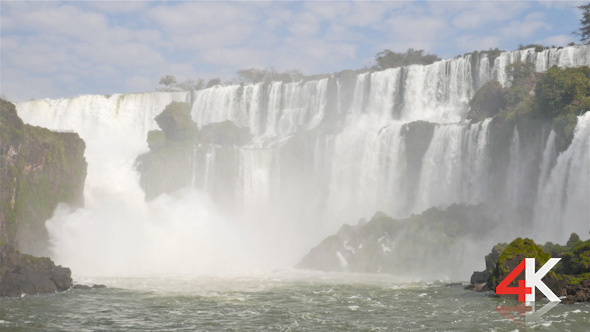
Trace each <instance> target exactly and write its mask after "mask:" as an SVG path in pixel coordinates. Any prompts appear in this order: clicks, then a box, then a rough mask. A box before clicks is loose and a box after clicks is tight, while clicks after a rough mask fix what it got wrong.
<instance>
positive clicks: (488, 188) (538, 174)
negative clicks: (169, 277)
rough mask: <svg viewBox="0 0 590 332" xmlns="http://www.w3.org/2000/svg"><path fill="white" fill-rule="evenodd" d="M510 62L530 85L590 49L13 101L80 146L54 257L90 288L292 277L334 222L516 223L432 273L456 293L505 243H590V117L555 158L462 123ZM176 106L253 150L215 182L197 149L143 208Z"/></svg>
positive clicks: (543, 135)
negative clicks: (586, 239) (73, 202)
mask: <svg viewBox="0 0 590 332" xmlns="http://www.w3.org/2000/svg"><path fill="white" fill-rule="evenodd" d="M519 60H521V61H526V62H529V63H533V64H534V65H535V68H536V70H537V71H539V72H543V71H545V70H547V69H548V68H549V67H551V66H553V65H558V66H561V67H575V66H588V65H590V47H589V46H573V47H566V48H562V49H561V48H560V49H550V50H545V51H543V52H534V50H533V49H529V50H522V51H515V52H504V53H502V54H501V55H500V56H498V57H497V58H495V59H493V62H491V61H490V59H489V58H488V57H487V55H485V54H479V55H478V56H477V57H474V56H472V55H467V56H464V57H458V58H456V59H452V60H445V61H439V62H436V63H434V64H431V65H428V66H418V65H413V66H409V67H403V68H395V69H388V70H383V71H378V72H371V73H361V74H354V73H352V72H346V71H345V72H342V73H339V74H335V75H332V76H330V77H327V78H324V79H320V80H312V81H303V82H296V83H280V82H274V83H270V84H251V85H230V86H221V85H220V86H215V87H212V88H209V89H205V90H199V91H192V92H177V93H165V92H154V93H143V94H131V95H113V96H91V95H86V96H79V97H76V98H73V99H60V100H39V101H30V102H23V103H18V104H17V110H18V113H19V115H20V116H21V117H22V118H23V120H24V121H25V122H27V123H31V124H34V125H40V126H44V127H48V128H51V129H66V130H75V131H77V132H79V133H80V135H81V137H82V138H83V139H84V140H85V141H86V143H87V151H86V158H87V159H88V162H89V170H88V178H87V182H86V187H85V197H86V207H85V208H84V209H81V210H77V211H70V210H69V209H68V207H65V206H62V207H60V208H59V209H58V210H57V211H56V213H55V216H54V217H53V218H52V219H51V220H50V221H48V223H47V227H48V230H49V233H50V237H51V241H52V256H53V257H54V258H55V259H56V260H57V261H58V262H59V263H63V264H65V265H68V266H71V267H72V268H73V269H74V271H80V272H81V273H87V274H103V275H104V274H107V275H108V274H131V275H137V274H139V275H141V274H142V273H208V272H219V271H228V270H229V271H240V270H242V269H243V268H245V267H248V269H253V270H259V269H263V270H264V269H269V268H276V267H282V268H284V267H288V266H292V265H293V264H295V263H296V262H297V260H298V259H300V258H301V257H302V256H303V255H304V254H305V253H306V251H307V250H309V248H311V247H312V246H314V245H316V244H317V243H318V242H319V241H320V240H321V239H322V238H324V237H325V236H326V235H329V234H331V233H333V232H334V231H335V230H337V229H338V227H340V226H341V225H342V224H343V223H355V222H356V221H357V220H358V219H359V218H363V217H370V216H371V215H373V214H374V213H375V211H383V212H385V213H387V214H390V215H392V216H394V217H399V218H402V217H406V216H408V215H410V214H411V213H419V212H421V211H423V210H424V209H426V208H429V207H432V206H443V207H444V206H446V205H449V204H451V203H473V204H475V203H482V202H483V203H486V204H488V205H489V206H491V207H493V208H495V209H497V210H498V213H500V214H502V213H504V214H505V215H507V216H514V215H518V216H519V218H521V219H519V220H516V221H515V222H514V224H515V225H517V226H519V225H520V226H521V227H520V226H519V227H520V228H518V227H517V228H516V230H514V229H513V230H511V231H515V233H514V232H513V233H506V234H504V235H505V236H504V237H502V238H490V239H489V242H490V243H486V244H481V245H480V246H479V247H478V248H476V249H475V250H473V252H472V254H471V257H472V259H470V260H468V261H466V262H465V264H464V266H462V267H456V266H452V267H449V269H448V271H440V273H441V274H443V275H444V276H448V277H456V278H463V279H466V278H467V277H468V275H466V273H467V272H466V271H470V270H473V269H477V268H480V267H481V266H482V264H483V260H482V257H483V254H485V253H486V252H487V251H488V250H489V246H490V245H491V244H493V243H495V242H498V241H499V240H501V241H509V240H510V239H512V238H514V237H515V236H516V235H526V236H534V237H535V239H537V240H540V241H545V240H552V241H554V242H561V243H563V242H565V240H567V237H568V236H569V234H570V233H571V232H578V233H580V234H587V233H588V230H589V227H590V210H589V209H590V208H589V205H590V204H588V201H589V199H590V193H589V190H590V189H589V186H588V183H589V179H588V176H589V175H588V174H589V173H590V166H589V163H590V161H589V157H588V156H589V151H590V147H589V145H590V143H589V139H590V138H589V137H590V113H586V115H584V116H581V117H579V119H578V124H577V126H576V129H575V134H574V139H573V142H572V144H571V146H570V147H569V148H568V150H566V151H564V152H562V153H560V154H558V153H557V152H556V149H555V133H553V132H552V131H551V130H550V128H546V127H544V128H539V129H538V132H539V135H537V136H535V137H536V138H535V139H534V140H531V139H527V137H528V136H526V135H524V136H523V133H524V132H525V131H524V129H523V128H518V127H515V128H514V130H513V131H512V134H511V136H512V137H511V138H510V140H509V144H508V145H507V146H505V147H503V148H501V149H500V150H498V148H497V147H496V148H495V147H494V146H495V145H494V144H496V145H497V143H495V142H494V137H492V133H491V129H490V128H491V127H492V126H491V124H490V120H486V121H483V122H481V123H476V124H469V123H466V122H465V121H464V118H465V116H466V114H467V112H468V101H469V99H470V98H471V96H472V95H473V93H474V92H475V91H476V90H477V89H478V88H479V87H480V86H481V85H483V84H484V83H485V82H486V81H488V80H490V79H497V80H498V81H500V82H501V83H502V84H503V85H508V84H510V82H509V81H507V78H506V77H507V76H506V72H505V68H506V66H507V65H508V64H510V63H513V62H515V61H519ZM171 101H186V102H188V103H190V105H191V110H192V111H191V112H192V117H193V119H194V120H195V121H196V122H197V124H198V126H199V127H202V126H204V125H207V124H209V123H214V122H219V121H224V120H231V121H233V122H234V123H235V124H237V125H238V126H242V127H248V128H249V129H250V132H251V133H252V134H253V135H254V138H253V139H252V141H251V142H250V143H249V144H247V145H246V146H244V147H242V148H239V149H238V148H236V155H237V156H238V160H239V167H237V168H236V170H235V172H237V173H238V174H227V173H224V172H220V171H216V170H218V169H219V168H218V165H219V163H221V162H222V161H221V160H218V159H217V155H218V154H217V153H216V150H215V147H213V148H208V149H203V148H199V147H195V152H194V159H195V160H200V161H204V163H203V164H202V165H199V167H195V174H194V175H193V176H192V177H191V178H188V179H187V181H186V183H187V187H189V188H187V189H185V190H182V191H181V192H178V193H175V194H172V195H162V196H160V197H158V198H157V199H155V200H154V201H152V202H148V203H146V202H145V201H144V200H143V192H142V190H141V188H140V187H139V185H138V175H137V173H136V172H135V171H134V170H133V166H132V165H133V161H134V159H135V158H136V157H137V155H138V154H139V153H141V152H144V151H146V150H147V144H146V141H145V140H146V134H147V131H148V130H151V129H155V128H156V124H155V121H154V120H153V118H154V116H155V115H157V114H158V113H159V112H161V111H162V110H163V109H164V107H165V106H166V105H167V104H168V103H170V102H171ZM419 120H421V121H428V122H431V123H434V127H433V129H432V131H431V135H430V136H429V135H428V134H424V135H418V138H416V137H414V138H413V139H411V138H410V136H411V134H410V132H411V131H412V130H413V129H412V128H413V127H412V125H415V126H423V127H425V126H426V125H424V124H423V123H416V122H415V121H419ZM418 129H419V128H418ZM425 132H428V130H426V131H425ZM498 151H500V152H498ZM197 169H198V172H197ZM228 176H231V177H234V178H237V179H239V181H238V182H239V183H238V184H237V185H236V187H235V188H231V190H232V191H233V192H235V193H236V195H235V199H234V200H233V201H230V202H223V203H222V202H219V201H217V200H216V197H215V196H214V195H212V193H213V192H215V188H216V187H218V186H221V185H223V184H224V183H226V181H223V180H224V178H226V177H228ZM470 250H471V249H470ZM450 254H452V253H450ZM89 257H92V258H89ZM430 277H440V276H430Z"/></svg>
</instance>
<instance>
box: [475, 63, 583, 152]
mask: <svg viewBox="0 0 590 332" xmlns="http://www.w3.org/2000/svg"><path fill="white" fill-rule="evenodd" d="M506 72H507V74H508V78H509V80H510V82H511V84H510V86H507V87H501V86H500V84H499V83H498V82H497V81H489V82H487V83H486V84H484V85H483V86H482V87H481V88H480V89H479V90H478V91H477V92H476V93H475V94H474V95H473V98H472V99H471V100H470V101H469V106H470V111H469V112H468V114H467V119H471V120H475V121H481V120H483V119H485V118H488V117H493V118H494V127H495V128H496V129H497V130H500V131H501V132H502V133H503V134H501V135H499V136H507V137H509V136H510V134H511V131H512V130H513V128H514V126H515V125H516V124H518V125H519V129H520V128H521V127H522V128H525V127H526V128H528V129H531V130H532V127H531V123H537V125H541V126H542V125H543V123H550V124H551V126H552V127H553V130H554V131H555V133H556V147H557V150H558V151H559V152H560V151H564V150H565V149H567V147H568V146H569V144H570V143H571V140H572V138H573V132H574V128H575V126H576V123H577V116H578V115H581V114H583V113H585V112H586V111H588V110H589V109H590V68H588V67H578V68H566V69H561V68H559V67H552V68H550V69H549V70H548V71H547V73H544V74H540V73H535V72H534V70H533V65H532V64H527V63H523V62H515V63H513V64H510V65H508V66H507V67H506ZM537 127H538V126H537ZM499 136H498V137H499Z"/></svg>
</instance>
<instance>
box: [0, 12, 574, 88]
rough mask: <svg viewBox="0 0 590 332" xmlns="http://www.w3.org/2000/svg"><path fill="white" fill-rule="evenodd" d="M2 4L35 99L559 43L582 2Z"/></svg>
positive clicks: (17, 80)
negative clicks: (162, 80) (413, 52)
mask: <svg viewBox="0 0 590 332" xmlns="http://www.w3.org/2000/svg"><path fill="white" fill-rule="evenodd" d="M0 5H1V6H2V11H1V13H0V14H1V20H0V24H1V28H2V29H1V32H0V38H1V39H0V43H1V46H2V47H1V49H0V52H1V56H2V57H1V63H0V69H1V71H2V85H1V87H2V90H3V91H12V93H13V94H15V95H16V94H18V95H21V96H25V98H30V97H31V96H27V94H28V92H27V91H26V87H27V86H28V85H30V86H31V87H32V88H34V89H39V90H38V91H39V92H38V93H34V95H35V97H44V96H46V95H47V96H55V94H56V93H59V91H62V94H63V95H66V94H69V93H81V92H84V93H94V92H96V93H98V92H99V91H104V92H105V93H106V92H124V91H141V90H145V89H146V88H147V87H148V85H149V84H151V87H152V88H155V87H156V86H157V80H158V78H159V77H160V76H161V75H164V74H173V75H176V76H177V78H178V79H186V78H190V77H191V76H192V78H197V77H204V78H207V77H216V76H219V77H222V78H224V79H225V78H229V77H230V76H232V75H233V74H234V73H235V71H236V70H238V69H244V68H249V67H257V68H264V67H275V68H276V69H278V70H285V69H295V68H297V69H302V70H303V71H305V72H307V73H321V72H333V71H337V70H340V69H343V68H358V67H361V66H363V65H366V64H369V63H370V61H372V59H373V56H374V54H375V53H376V52H378V51H381V50H383V49H384V48H389V49H391V50H394V51H405V50H406V49H407V48H410V47H412V48H417V49H425V50H426V51H429V52H434V53H438V52H445V53H452V55H451V56H454V55H456V54H459V53H464V52H466V51H471V50H474V49H487V48H490V47H500V48H510V47H513V46H511V45H514V46H515V45H517V44H518V43H523V44H528V43H531V42H533V41H534V40H537V41H538V42H540V43H543V44H556V45H558V44H563V43H565V42H566V40H567V41H569V40H571V38H569V37H568V36H566V35H567V34H568V33H569V32H570V31H573V30H574V29H575V28H576V27H577V21H576V22H573V21H575V20H570V21H571V22H565V21H564V20H562V22H558V21H556V20H557V19H556V16H555V15H554V14H559V15H561V16H559V17H560V18H561V17H572V16H573V15H574V14H573V12H574V11H573V10H572V9H571V7H572V6H569V7H568V6H566V5H563V4H561V3H551V4H546V3H542V4H538V3H534V2H523V1H516V2H506V1H494V2H482V1H453V2H438V1H437V2H427V3H425V2H401V1H377V2H362V1H359V2H306V3H299V2H288V3H287V2H260V3H258V2H197V1H190V2H158V3H150V2H143V1H130V2H61V3H60V2H34V3H31V2H22V3H21V2H6V1H2V2H1V3H0ZM570 5H571V4H570ZM545 6H549V7H551V9H550V10H549V11H548V10H547V9H546V8H545ZM574 7H575V6H574ZM562 8H563V9H562ZM575 11H576V12H578V10H577V9H576V10H575ZM567 15H569V16H567ZM556 22H557V23H556ZM566 23H567V24H570V26H574V28H568V26H567V25H566ZM563 26H565V28H564V27H563ZM560 29H561V30H560ZM564 29H566V30H564ZM544 34H546V35H548V36H549V37H546V36H544ZM438 54H439V55H440V54H441V53H438ZM5 73H6V74H5ZM48 77H52V79H48ZM8 78H10V79H8ZM23 82H25V83H23ZM19 91H20V92H19ZM36 91H37V90H36Z"/></svg>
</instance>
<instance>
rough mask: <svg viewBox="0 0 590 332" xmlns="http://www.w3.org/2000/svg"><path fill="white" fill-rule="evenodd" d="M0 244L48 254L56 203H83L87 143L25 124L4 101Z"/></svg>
mask: <svg viewBox="0 0 590 332" xmlns="http://www.w3.org/2000/svg"><path fill="white" fill-rule="evenodd" d="M1 103H2V104H1V106H0V107H1V112H0V166H1V170H0V179H1V185H0V202H1V204H2V205H1V206H0V244H1V245H12V246H14V247H17V248H19V249H20V250H21V251H22V252H25V253H28V254H33V255H46V254H47V245H48V235H47V231H46V229H45V221H46V220H47V219H49V218H50V217H51V215H52V213H53V211H54V210H55V208H56V206H57V204H59V203H61V202H63V203H67V204H70V205H71V206H73V207H79V206H82V205H83V204H84V195H83V189H84V180H85V178H86V167H87V164H86V160H85V159H84V149H85V147H86V146H85V143H84V141H83V140H82V139H80V137H79V136H78V134H76V133H70V132H52V131H50V130H47V129H45V128H40V127H33V126H30V125H25V124H23V122H22V120H21V119H20V118H19V117H18V115H17V113H16V110H15V106H14V105H13V104H12V103H10V102H7V101H4V100H2V101H1Z"/></svg>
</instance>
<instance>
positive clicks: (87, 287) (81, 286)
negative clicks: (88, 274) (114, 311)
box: [72, 284, 92, 289]
mask: <svg viewBox="0 0 590 332" xmlns="http://www.w3.org/2000/svg"><path fill="white" fill-rule="evenodd" d="M72 289H92V287H90V286H86V285H80V284H75V285H74V286H73V287H72Z"/></svg>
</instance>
